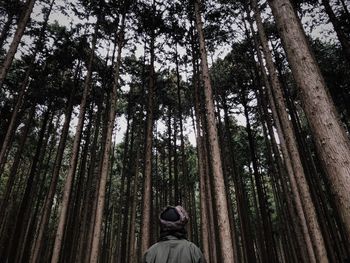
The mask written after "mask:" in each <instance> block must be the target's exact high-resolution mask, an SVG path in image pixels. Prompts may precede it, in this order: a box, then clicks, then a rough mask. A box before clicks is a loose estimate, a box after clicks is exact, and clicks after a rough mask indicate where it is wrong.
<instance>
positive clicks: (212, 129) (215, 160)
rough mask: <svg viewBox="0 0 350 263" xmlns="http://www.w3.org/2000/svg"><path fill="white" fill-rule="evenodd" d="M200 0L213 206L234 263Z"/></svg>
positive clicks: (227, 262) (226, 262) (225, 254)
mask: <svg viewBox="0 0 350 263" xmlns="http://www.w3.org/2000/svg"><path fill="white" fill-rule="evenodd" d="M199 6H200V0H197V1H196V2H195V13H196V26H197V31H198V34H199V45H200V54H201V66H202V74H203V75H202V77H203V82H204V93H205V106H206V113H207V121H208V136H209V142H210V143H209V145H210V153H211V162H212V168H213V177H214V178H213V183H214V189H215V190H214V194H215V198H214V199H215V206H216V207H215V208H216V211H217V217H218V218H217V219H218V227H219V240H220V251H221V256H222V262H223V263H234V251H233V246H232V237H231V230H230V220H229V218H228V207H227V200H226V196H227V195H226V189H225V184H224V176H223V170H222V163H221V156H220V147H219V140H218V134H217V127H216V119H215V112H214V101H213V94H212V88H211V83H210V78H209V69H208V62H207V53H206V47H205V40H204V34H203V28H202V18H201V13H200V9H199Z"/></svg>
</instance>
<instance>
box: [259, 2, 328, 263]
mask: <svg viewBox="0 0 350 263" xmlns="http://www.w3.org/2000/svg"><path fill="white" fill-rule="evenodd" d="M252 3H253V8H254V12H255V19H256V21H257V26H258V33H259V36H260V41H261V45H262V48H263V52H264V55H265V59H266V66H267V68H268V71H269V73H270V80H271V87H272V88H273V94H274V96H275V103H276V106H277V110H278V113H279V117H280V120H281V126H282V130H283V132H284V135H285V138H286V143H287V148H288V152H289V154H290V157H291V159H292V167H293V171H294V174H295V178H296V181H297V184H298V189H299V192H300V195H301V198H302V201H303V208H304V213H305V216H306V220H307V224H308V228H309V231H310V235H311V238H312V242H313V245H314V252H315V255H316V259H317V261H318V262H328V260H327V250H326V246H325V243H324V239H323V236H322V232H321V228H320V226H319V223H318V219H317V214H316V210H315V207H314V204H313V202H312V197H311V193H310V188H309V186H308V183H307V180H306V177H305V171H304V168H303V165H302V162H301V159H300V154H299V151H298V145H297V141H296V137H295V133H294V130H293V126H292V124H291V121H290V119H289V117H288V113H287V111H286V105H285V102H284V97H283V92H282V87H281V83H280V82H279V80H278V76H277V70H276V67H275V65H274V63H273V60H272V55H271V52H270V50H269V48H268V44H267V37H266V35H265V33H264V28H263V24H262V20H261V17H260V13H259V10H258V6H257V2H256V0H253V1H252Z"/></svg>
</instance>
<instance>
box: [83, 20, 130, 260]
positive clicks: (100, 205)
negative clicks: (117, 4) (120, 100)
mask: <svg viewBox="0 0 350 263" xmlns="http://www.w3.org/2000/svg"><path fill="white" fill-rule="evenodd" d="M125 16H126V14H125V13H124V14H123V18H122V24H121V29H120V31H119V39H118V51H117V54H118V55H117V61H116V64H115V66H114V70H115V72H114V82H113V87H112V89H111V94H110V99H111V102H110V109H109V116H108V123H107V134H106V142H105V145H104V153H103V163H102V170H101V175H100V184H99V190H98V201H97V210H96V218H95V227H94V238H93V240H92V247H91V256H90V262H91V263H96V262H97V261H98V252H99V244H100V236H101V228H102V218H103V211H104V205H105V195H106V184H107V175H108V171H109V169H108V168H109V159H110V156H109V153H110V151H111V143H112V133H113V128H114V121H115V114H116V104H117V90H118V86H119V69H120V65H121V56H122V48H123V46H124V26H125Z"/></svg>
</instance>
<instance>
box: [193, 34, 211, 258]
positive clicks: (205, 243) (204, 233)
mask: <svg viewBox="0 0 350 263" xmlns="http://www.w3.org/2000/svg"><path fill="white" fill-rule="evenodd" d="M193 42H194V41H192V64H193V86H194V92H193V93H194V97H195V115H196V126H195V127H196V129H195V130H196V142H197V158H198V174H199V189H200V213H201V216H200V218H201V228H200V229H201V239H202V248H203V255H204V258H205V260H206V261H207V262H209V259H210V250H209V232H208V229H209V220H208V207H207V201H206V198H207V196H208V195H207V193H206V186H205V167H204V152H203V145H202V144H203V140H202V135H201V123H200V106H199V104H200V103H199V101H200V100H199V98H198V95H199V87H198V86H199V83H198V73H197V72H196V63H195V59H196V58H195V52H194V43H193Z"/></svg>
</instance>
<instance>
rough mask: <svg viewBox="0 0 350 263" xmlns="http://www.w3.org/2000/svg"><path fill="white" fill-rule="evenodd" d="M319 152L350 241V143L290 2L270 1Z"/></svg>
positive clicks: (285, 0)
mask: <svg viewBox="0 0 350 263" xmlns="http://www.w3.org/2000/svg"><path fill="white" fill-rule="evenodd" d="M269 4H270V6H271V9H272V12H273V15H274V17H275V20H276V24H277V28H278V31H279V33H280V35H281V38H282V41H283V46H284V48H285V50H286V53H287V57H288V61H289V63H290V66H291V69H292V73H293V76H294V79H295V81H296V83H297V85H298V88H299V89H300V91H301V92H300V98H301V101H302V104H303V108H304V111H305V114H306V117H307V118H308V121H309V124H310V128H311V132H312V134H313V136H314V140H315V144H316V150H317V152H318V154H319V156H320V159H321V162H322V165H323V168H324V169H325V171H326V175H327V177H328V180H329V182H330V185H331V189H332V193H333V195H334V196H335V200H336V204H337V208H338V210H339V213H340V215H341V218H342V221H343V223H344V225H345V228H346V233H347V237H348V240H350V192H349V190H348V189H350V165H349V160H350V143H349V139H348V137H347V135H346V133H345V131H344V128H343V127H342V125H341V123H340V121H339V117H338V113H337V112H336V109H335V106H334V103H333V101H332V99H331V98H330V95H329V93H328V91H327V87H326V84H325V81H324V79H323V76H322V74H321V71H320V69H319V67H318V65H317V63H316V61H315V59H314V56H313V54H312V51H311V49H310V47H309V44H308V41H307V39H306V37H305V32H304V31H303V28H302V25H301V23H300V20H299V19H298V18H297V16H296V14H295V11H294V10H293V7H292V5H291V4H290V1H289V0H280V1H273V0H269Z"/></svg>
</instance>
